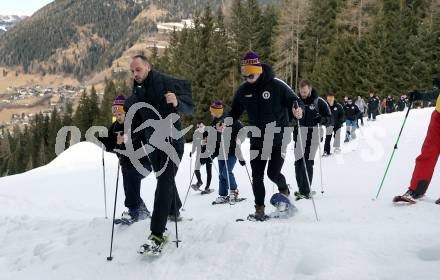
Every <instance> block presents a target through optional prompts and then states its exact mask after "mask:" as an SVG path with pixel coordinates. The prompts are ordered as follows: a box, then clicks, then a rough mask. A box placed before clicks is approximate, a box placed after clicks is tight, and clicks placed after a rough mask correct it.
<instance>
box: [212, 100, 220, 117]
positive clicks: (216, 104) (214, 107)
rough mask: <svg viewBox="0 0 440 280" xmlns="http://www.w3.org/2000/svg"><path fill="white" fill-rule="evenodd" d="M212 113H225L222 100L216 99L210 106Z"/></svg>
mask: <svg viewBox="0 0 440 280" xmlns="http://www.w3.org/2000/svg"><path fill="white" fill-rule="evenodd" d="M209 111H211V113H213V114H216V115H223V103H222V102H221V101H218V100H217V101H214V102H213V103H212V104H211V107H210V108H209Z"/></svg>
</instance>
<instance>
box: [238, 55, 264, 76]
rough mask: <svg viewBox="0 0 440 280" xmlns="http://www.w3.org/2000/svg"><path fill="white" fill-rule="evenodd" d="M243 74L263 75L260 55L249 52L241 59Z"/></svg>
mask: <svg viewBox="0 0 440 280" xmlns="http://www.w3.org/2000/svg"><path fill="white" fill-rule="evenodd" d="M240 65H241V74H242V75H243V76H249V75H259V74H261V73H263V67H262V66H261V63H260V58H259V57H258V54H256V53H253V52H248V53H247V54H246V55H245V56H243V57H242V58H241V61H240Z"/></svg>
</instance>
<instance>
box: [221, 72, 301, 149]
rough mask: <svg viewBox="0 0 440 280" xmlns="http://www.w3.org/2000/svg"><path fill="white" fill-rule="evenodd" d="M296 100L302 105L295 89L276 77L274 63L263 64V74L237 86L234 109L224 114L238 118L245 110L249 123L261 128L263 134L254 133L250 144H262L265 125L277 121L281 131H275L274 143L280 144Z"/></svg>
mask: <svg viewBox="0 0 440 280" xmlns="http://www.w3.org/2000/svg"><path fill="white" fill-rule="evenodd" d="M295 102H297V103H298V105H299V106H301V107H302V106H303V103H302V101H301V100H300V99H299V98H298V96H296V94H295V93H294V92H293V90H292V89H291V88H290V87H289V86H288V85H287V84H286V83H284V82H283V81H281V80H279V79H277V78H275V74H274V72H273V70H272V67H271V66H269V65H267V64H263V74H261V76H260V77H259V79H258V80H257V81H256V82H255V83H254V84H250V83H247V82H245V83H243V84H242V85H241V86H240V87H239V88H238V89H237V91H236V93H235V96H234V98H233V101H232V105H231V110H230V111H229V113H228V114H226V116H225V117H232V118H233V119H234V120H238V119H239V118H240V116H241V115H242V114H243V112H244V111H246V112H247V114H248V118H249V125H250V126H256V127H258V128H259V129H260V130H261V137H256V136H253V135H252V136H251V138H250V143H251V145H252V146H256V147H262V146H263V141H264V133H265V127H266V125H267V124H269V123H272V122H275V125H276V126H277V127H281V128H282V129H281V132H280V133H275V135H274V140H273V145H274V146H281V145H282V140H283V133H284V127H287V126H289V123H290V121H291V120H292V118H293V115H292V107H293V105H294V103H295Z"/></svg>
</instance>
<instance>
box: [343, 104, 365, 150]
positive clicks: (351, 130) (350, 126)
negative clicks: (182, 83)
mask: <svg viewBox="0 0 440 280" xmlns="http://www.w3.org/2000/svg"><path fill="white" fill-rule="evenodd" d="M344 112H345V119H346V121H345V126H346V132H345V140H344V142H349V141H350V140H352V139H356V128H357V123H356V121H357V119H358V118H359V115H360V114H361V111H360V110H359V108H358V106H356V104H354V103H353V100H352V99H351V97H350V98H349V99H348V102H347V104H345V105H344Z"/></svg>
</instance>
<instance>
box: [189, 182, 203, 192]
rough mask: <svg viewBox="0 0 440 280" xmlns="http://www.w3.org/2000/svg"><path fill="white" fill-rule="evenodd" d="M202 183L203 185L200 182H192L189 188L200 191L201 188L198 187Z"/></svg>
mask: <svg viewBox="0 0 440 280" xmlns="http://www.w3.org/2000/svg"><path fill="white" fill-rule="evenodd" d="M202 185H203V183H202V182H197V183H195V184H192V185H191V188H192V189H193V190H195V191H198V192H200V191H202V190H201V189H200V187H201V186H202Z"/></svg>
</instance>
